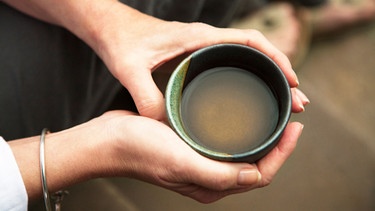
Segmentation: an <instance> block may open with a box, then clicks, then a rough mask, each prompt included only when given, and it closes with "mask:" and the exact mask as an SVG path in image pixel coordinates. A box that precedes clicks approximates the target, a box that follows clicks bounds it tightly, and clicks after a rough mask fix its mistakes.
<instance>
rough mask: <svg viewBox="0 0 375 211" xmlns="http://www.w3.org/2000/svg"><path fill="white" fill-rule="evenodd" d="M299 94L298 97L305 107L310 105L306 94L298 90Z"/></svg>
mask: <svg viewBox="0 0 375 211" xmlns="http://www.w3.org/2000/svg"><path fill="white" fill-rule="evenodd" d="M297 92H298V96H299V97H300V99H301V101H302V103H303V104H304V105H306V104H309V103H310V100H309V98H307V96H306V95H305V93H303V92H302V91H301V90H299V89H297Z"/></svg>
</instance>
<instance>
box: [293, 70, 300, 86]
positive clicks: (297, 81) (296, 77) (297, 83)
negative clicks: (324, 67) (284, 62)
mask: <svg viewBox="0 0 375 211" xmlns="http://www.w3.org/2000/svg"><path fill="white" fill-rule="evenodd" d="M293 73H294V78H295V79H296V81H295V82H296V85H297V86H299V80H298V76H297V74H296V71H294V70H293ZM297 86H296V87H297Z"/></svg>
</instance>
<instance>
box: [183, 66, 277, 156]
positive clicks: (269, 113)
mask: <svg viewBox="0 0 375 211" xmlns="http://www.w3.org/2000/svg"><path fill="white" fill-rule="evenodd" d="M181 115H182V119H183V124H184V127H185V129H186V132H187V133H188V134H189V136H191V137H192V139H193V140H194V141H196V142H197V143H199V144H201V145H203V146H205V147H206V148H208V149H211V150H214V151H219V152H223V153H229V154H236V153H242V152H245V151H247V150H249V149H251V148H254V147H256V146H257V145H259V144H260V143H261V142H262V141H264V140H265V139H267V138H268V137H269V136H270V135H271V134H272V132H273V131H274V130H275V128H276V124H277V122H278V116H279V113H278V106H277V101H276V99H275V97H274V95H273V94H272V92H271V90H270V88H269V87H268V86H267V85H266V83H265V82H264V81H262V80H261V79H260V78H259V77H257V76H256V75H254V74H253V73H250V72H249V71H245V70H242V69H240V68H234V67H218V68H213V69H210V70H207V71H204V72H203V73H201V74H199V75H198V76H197V77H196V78H195V79H193V80H192V81H191V82H190V83H189V84H188V85H187V87H186V88H185V90H184V91H183V96H182V102H181Z"/></svg>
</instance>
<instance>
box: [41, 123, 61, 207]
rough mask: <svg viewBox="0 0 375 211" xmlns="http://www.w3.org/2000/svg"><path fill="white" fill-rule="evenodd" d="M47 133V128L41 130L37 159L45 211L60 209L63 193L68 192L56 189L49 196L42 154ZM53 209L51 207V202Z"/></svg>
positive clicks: (43, 155)
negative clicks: (38, 160)
mask: <svg viewBox="0 0 375 211" xmlns="http://www.w3.org/2000/svg"><path fill="white" fill-rule="evenodd" d="M48 133H49V130H48V129H47V128H44V129H43V130H42V133H41V135H40V149H39V150H40V151H39V159H40V176H41V180H42V189H43V197H44V205H45V207H46V210H47V211H53V210H55V211H60V209H61V202H62V200H63V198H64V196H65V195H67V194H68V191H64V190H62V191H57V192H56V193H54V194H53V195H52V197H51V195H50V193H49V191H48V186H47V177H46V164H45V154H44V142H45V139H46V135H47V134H48ZM51 200H52V203H53V205H54V207H55V209H52V203H51Z"/></svg>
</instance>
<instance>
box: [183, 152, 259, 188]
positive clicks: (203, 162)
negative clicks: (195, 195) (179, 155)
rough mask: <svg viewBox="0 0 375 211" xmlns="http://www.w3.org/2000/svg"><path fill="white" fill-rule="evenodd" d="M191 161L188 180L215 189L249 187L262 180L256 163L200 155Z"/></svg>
mask: <svg viewBox="0 0 375 211" xmlns="http://www.w3.org/2000/svg"><path fill="white" fill-rule="evenodd" d="M199 157H200V158H199V159H196V160H195V161H193V162H191V163H190V166H192V168H190V169H189V171H187V172H189V175H188V178H187V179H188V180H192V181H193V182H194V184H196V185H199V186H201V187H204V188H206V189H209V190H213V191H229V190H236V191H238V190H240V189H244V188H248V187H249V186H252V185H254V184H257V183H258V182H259V181H260V180H261V174H260V173H259V171H258V169H257V167H256V166H255V165H251V164H248V163H230V162H221V161H215V160H211V159H209V158H206V157H203V156H200V155H199Z"/></svg>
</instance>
